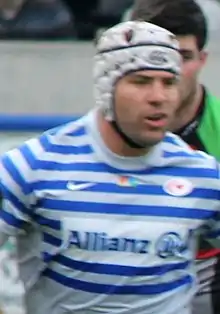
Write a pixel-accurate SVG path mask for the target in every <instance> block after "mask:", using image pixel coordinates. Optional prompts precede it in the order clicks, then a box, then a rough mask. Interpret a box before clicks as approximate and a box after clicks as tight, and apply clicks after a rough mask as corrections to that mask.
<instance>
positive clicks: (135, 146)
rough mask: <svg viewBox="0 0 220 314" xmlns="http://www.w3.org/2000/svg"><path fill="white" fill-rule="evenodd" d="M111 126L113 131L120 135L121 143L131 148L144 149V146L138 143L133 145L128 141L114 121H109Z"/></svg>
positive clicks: (130, 140)
mask: <svg viewBox="0 0 220 314" xmlns="http://www.w3.org/2000/svg"><path fill="white" fill-rule="evenodd" d="M111 124H112V126H113V128H114V129H115V131H116V132H117V133H118V134H119V135H120V137H121V138H122V139H123V141H124V142H125V143H126V144H128V145H129V146H130V147H131V148H137V149H142V148H145V146H142V145H139V144H138V143H135V142H134V141H133V140H132V139H130V138H129V137H128V136H127V135H126V134H125V133H124V132H123V131H122V130H121V128H120V127H119V125H118V123H117V122H116V121H111Z"/></svg>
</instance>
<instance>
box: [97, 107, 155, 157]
mask: <svg viewBox="0 0 220 314" xmlns="http://www.w3.org/2000/svg"><path fill="white" fill-rule="evenodd" d="M98 125H99V130H100V133H101V135H102V139H103V141H104V142H105V145H106V146H107V147H108V148H109V149H110V150H111V151H112V152H113V153H114V154H117V155H119V156H123V157H140V156H143V155H145V154H146V153H147V152H148V151H149V150H150V148H149V149H147V148H143V149H138V148H132V147H130V146H129V145H128V144H127V143H126V142H125V141H124V140H123V139H122V138H121V136H120V135H119V134H118V133H117V131H116V130H115V129H114V128H113V127H112V125H111V123H110V122H108V121H107V120H105V118H104V117H103V115H102V113H101V112H98Z"/></svg>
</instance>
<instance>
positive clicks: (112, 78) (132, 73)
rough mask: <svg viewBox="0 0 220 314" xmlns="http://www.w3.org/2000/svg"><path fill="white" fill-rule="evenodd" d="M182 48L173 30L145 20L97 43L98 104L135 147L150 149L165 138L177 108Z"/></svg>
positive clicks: (112, 32) (115, 30)
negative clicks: (180, 51) (180, 50)
mask: <svg viewBox="0 0 220 314" xmlns="http://www.w3.org/2000/svg"><path fill="white" fill-rule="evenodd" d="M178 48H179V47H178V42H177V40H176V38H175V36H174V35H173V34H172V33H171V32H168V31H167V30H165V29H163V28H161V27H158V26H155V25H153V24H150V23H146V22H125V23H121V24H119V25H116V26H115V27H113V28H111V29H109V30H107V31H106V32H105V33H104V34H103V35H102V37H101V38H100V40H99V42H98V45H97V54H96V57H95V69H94V70H95V72H94V77H95V92H96V103H97V105H98V106H99V107H100V108H101V110H102V112H103V115H104V118H105V119H106V120H107V121H109V123H111V125H112V126H113V127H114V129H115V130H116V131H117V133H118V134H119V135H120V136H121V138H123V140H124V141H125V142H126V143H127V144H128V145H130V146H131V147H135V148H143V147H148V146H151V145H154V144H156V143H157V142H159V141H160V140H161V139H162V138H163V137H164V133H165V131H166V130H167V127H168V125H169V122H170V120H171V119H172V118H173V114H174V112H175V110H176V108H177V106H178V96H179V94H178V90H179V88H178V84H179V75H180V72H181V55H180V54H179V51H178Z"/></svg>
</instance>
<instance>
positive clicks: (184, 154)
mask: <svg viewBox="0 0 220 314" xmlns="http://www.w3.org/2000/svg"><path fill="white" fill-rule="evenodd" d="M163 157H164V158H178V157H183V158H184V157H189V158H199V159H205V157H204V156H203V155H201V154H198V153H196V151H195V152H194V151H192V152H191V153H189V152H187V151H184V150H183V151H177V152H168V151H164V154H163ZM206 159H207V157H206Z"/></svg>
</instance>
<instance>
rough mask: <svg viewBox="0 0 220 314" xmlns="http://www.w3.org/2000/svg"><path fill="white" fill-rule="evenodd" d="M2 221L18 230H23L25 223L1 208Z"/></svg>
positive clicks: (0, 216)
mask: <svg viewBox="0 0 220 314" xmlns="http://www.w3.org/2000/svg"><path fill="white" fill-rule="evenodd" d="M0 219H2V220H3V221H4V222H6V223H7V224H8V225H10V226H12V227H16V228H21V227H22V225H23V223H24V222H23V221H22V220H20V219H18V218H17V217H15V216H14V215H12V214H10V213H8V212H6V211H5V210H4V209H2V208H1V210H0Z"/></svg>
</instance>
